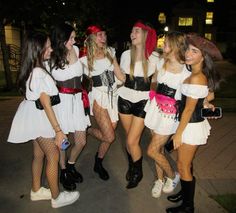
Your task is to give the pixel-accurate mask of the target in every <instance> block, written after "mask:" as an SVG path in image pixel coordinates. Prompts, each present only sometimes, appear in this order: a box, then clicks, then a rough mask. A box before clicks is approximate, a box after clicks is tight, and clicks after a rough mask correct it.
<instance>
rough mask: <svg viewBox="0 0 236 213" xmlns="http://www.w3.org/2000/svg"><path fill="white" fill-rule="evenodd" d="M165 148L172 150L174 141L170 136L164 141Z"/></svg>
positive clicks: (168, 150)
mask: <svg viewBox="0 0 236 213" xmlns="http://www.w3.org/2000/svg"><path fill="white" fill-rule="evenodd" d="M165 149H166V151H167V152H172V151H173V150H174V142H173V140H172V139H171V137H170V138H169V139H168V141H167V142H166V144H165Z"/></svg>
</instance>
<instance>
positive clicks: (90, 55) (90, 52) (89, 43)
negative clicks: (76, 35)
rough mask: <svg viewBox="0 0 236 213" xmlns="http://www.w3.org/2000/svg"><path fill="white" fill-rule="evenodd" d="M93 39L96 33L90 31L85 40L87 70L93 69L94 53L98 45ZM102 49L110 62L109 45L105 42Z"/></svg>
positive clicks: (111, 59) (111, 60)
mask: <svg viewBox="0 0 236 213" xmlns="http://www.w3.org/2000/svg"><path fill="white" fill-rule="evenodd" d="M95 39H96V34H93V33H92V34H90V35H89V36H88V37H87V38H86V40H85V46H86V48H87V61H88V70H89V72H92V71H93V65H94V61H95V55H96V53H97V51H98V45H97V44H96V42H95ZM102 51H103V54H104V56H105V57H106V58H108V60H109V61H110V62H111V64H112V63H113V58H112V56H111V54H110V52H109V47H108V46H107V44H105V45H104V47H103V49H102Z"/></svg>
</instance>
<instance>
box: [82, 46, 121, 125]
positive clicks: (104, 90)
mask: <svg viewBox="0 0 236 213" xmlns="http://www.w3.org/2000/svg"><path fill="white" fill-rule="evenodd" d="M108 51H109V53H110V54H111V56H112V57H115V53H116V52H115V49H114V48H111V47H109V49H108ZM80 60H81V62H82V63H83V65H84V73H85V74H86V75H88V76H98V75H101V74H102V73H103V72H105V71H106V70H109V71H114V66H113V64H111V62H110V61H109V59H108V58H102V59H96V60H95V61H94V64H93V68H94V69H93V70H92V71H91V72H89V71H88V62H87V56H84V57H81V58H80ZM115 79H116V78H115ZM116 80H117V79H116ZM111 90H112V93H111V92H108V87H107V86H104V85H102V86H99V87H92V91H91V92H89V100H90V114H91V115H92V116H93V112H92V109H93V102H94V100H96V102H97V103H98V105H99V106H101V107H102V108H103V109H106V110H107V111H108V114H109V116H110V119H111V121H112V122H117V121H118V120H119V118H118V107H117V103H118V97H117V81H115V82H114V84H113V85H112V89H111Z"/></svg>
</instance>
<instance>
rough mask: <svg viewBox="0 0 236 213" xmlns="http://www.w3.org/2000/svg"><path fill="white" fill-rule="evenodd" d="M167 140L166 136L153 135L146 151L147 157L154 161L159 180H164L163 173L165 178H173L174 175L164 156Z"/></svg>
mask: <svg viewBox="0 0 236 213" xmlns="http://www.w3.org/2000/svg"><path fill="white" fill-rule="evenodd" d="M168 138H169V136H168V135H159V134H155V133H154V134H153V136H152V140H151V143H150V144H149V146H148V149H147V154H148V156H149V157H151V158H152V159H153V160H155V163H156V168H157V169H156V172H157V177H158V178H159V179H160V180H164V177H163V171H164V172H165V173H166V175H167V177H169V178H174V177H175V173H174V171H173V169H172V167H171V166H170V163H169V161H168V160H167V158H166V157H165V155H164V145H165V143H166V141H167V139H168Z"/></svg>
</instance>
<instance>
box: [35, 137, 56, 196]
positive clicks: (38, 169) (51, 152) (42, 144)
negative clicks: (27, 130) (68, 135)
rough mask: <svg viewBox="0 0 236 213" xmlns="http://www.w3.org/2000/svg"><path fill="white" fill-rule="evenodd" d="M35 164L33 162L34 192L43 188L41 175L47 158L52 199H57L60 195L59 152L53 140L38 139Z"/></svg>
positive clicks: (36, 141) (47, 173)
mask: <svg viewBox="0 0 236 213" xmlns="http://www.w3.org/2000/svg"><path fill="white" fill-rule="evenodd" d="M33 152H34V157H33V162H32V190H33V191H38V190H39V188H40V186H41V175H42V168H43V163H44V156H46V176H47V180H48V184H49V188H50V190H51V193H52V198H54V199H55V198H57V197H58V195H59V188H58V161H59V151H58V148H57V146H56V144H55V143H54V140H53V139H51V138H42V137H40V138H37V139H36V140H35V141H34V143H33Z"/></svg>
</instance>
